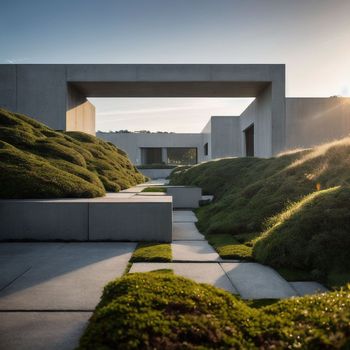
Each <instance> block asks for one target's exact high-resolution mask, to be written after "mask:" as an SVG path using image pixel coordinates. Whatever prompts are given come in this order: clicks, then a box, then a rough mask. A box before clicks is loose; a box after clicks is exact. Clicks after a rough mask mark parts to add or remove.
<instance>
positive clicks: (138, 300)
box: [78, 271, 350, 350]
mask: <svg viewBox="0 0 350 350" xmlns="http://www.w3.org/2000/svg"><path fill="white" fill-rule="evenodd" d="M349 339H350V291H349V288H348V287H347V288H344V289H343V290H340V291H336V292H329V293H324V294H321V295H314V296H309V297H302V298H291V299H288V300H285V301H279V302H276V303H275V304H273V305H270V306H265V307H260V308H254V307H250V306H248V305H247V304H246V303H245V302H244V301H242V300H240V299H238V298H236V297H235V296H233V295H231V294H230V293H228V292H226V291H223V290H221V289H218V288H215V287H213V286H210V285H206V284H198V283H195V282H193V281H191V280H189V279H186V278H183V277H179V276H176V275H173V274H172V273H171V272H166V271H163V272H160V271H156V272H149V273H135V274H127V275H126V276H124V277H122V278H120V279H117V280H115V281H113V282H110V283H109V284H108V285H107V286H106V287H105V289H104V292H103V296H102V299H101V302H100V303H99V305H98V306H97V308H96V310H95V312H94V314H93V315H92V317H91V319H90V321H89V325H88V327H87V328H86V330H85V333H84V335H83V337H82V338H81V340H80V345H79V347H78V349H80V350H88V349H91V350H92V349H105V350H108V349H123V350H127V349H192V350H194V349H198V350H199V349H201V350H204V349H242V350H243V349H315V350H316V349H317V350H318V349H349V346H350V343H349Z"/></svg>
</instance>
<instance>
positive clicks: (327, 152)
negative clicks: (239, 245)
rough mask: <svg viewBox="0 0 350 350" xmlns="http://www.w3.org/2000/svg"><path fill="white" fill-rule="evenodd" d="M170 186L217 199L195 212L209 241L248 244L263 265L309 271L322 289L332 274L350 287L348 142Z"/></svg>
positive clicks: (242, 163)
mask: <svg viewBox="0 0 350 350" xmlns="http://www.w3.org/2000/svg"><path fill="white" fill-rule="evenodd" d="M171 184H173V185H197V186H200V187H202V188H203V190H204V191H205V192H207V193H211V194H214V196H215V201H214V202H213V203H212V204H210V205H207V206H204V207H202V208H200V209H199V210H198V211H197V216H198V218H199V222H198V226H199V228H200V230H201V231H202V232H203V233H205V234H207V235H208V236H209V237H210V236H212V235H223V234H226V235H232V236H234V237H235V239H237V240H238V241H239V242H241V241H242V242H243V243H244V242H245V239H244V236H246V237H247V240H246V241H247V242H248V246H249V247H252V248H253V255H254V257H255V258H256V259H258V260H259V261H261V262H264V263H266V264H269V265H273V266H275V267H285V268H295V269H298V268H300V269H306V270H307V271H312V272H313V274H314V278H317V279H319V280H322V278H321V277H322V276H323V278H324V279H323V281H324V280H325V279H326V280H328V281H329V282H330V281H332V280H333V281H334V275H333V272H332V276H330V275H329V274H330V273H331V271H337V276H343V277H342V278H338V280H342V281H343V282H344V281H348V280H349V279H350V278H349V277H350V274H349V272H348V271H349V259H348V258H345V255H344V254H347V253H346V252H348V251H350V219H349V218H350V204H349V203H350V138H345V139H342V140H339V141H335V142H332V143H327V144H324V145H321V146H318V147H315V148H314V149H310V150H304V151H300V152H295V153H290V154H285V155H281V156H279V157H274V158H270V159H257V158H232V159H222V160H217V161H211V162H207V163H203V164H200V165H197V166H193V167H191V168H184V169H182V170H181V168H180V169H176V170H174V171H173V173H172V175H171ZM332 187H337V188H336V189H334V190H330V189H331V188H332ZM323 190H326V191H323ZM327 190H328V191H327ZM312 194H314V195H312ZM305 196H311V197H306V198H305ZM265 231H266V232H265ZM259 236H261V238H260V239H259ZM222 237H224V236H222ZM252 237H253V238H254V239H252ZM257 242H258V243H257ZM335 255H337V257H335ZM344 260H346V261H347V262H348V263H347V264H344V263H343V262H344ZM330 283H332V282H330Z"/></svg>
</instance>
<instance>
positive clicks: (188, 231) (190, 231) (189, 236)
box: [173, 222, 205, 241]
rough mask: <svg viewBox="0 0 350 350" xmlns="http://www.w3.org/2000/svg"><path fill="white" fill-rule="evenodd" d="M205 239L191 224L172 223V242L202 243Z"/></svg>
mask: <svg viewBox="0 0 350 350" xmlns="http://www.w3.org/2000/svg"><path fill="white" fill-rule="evenodd" d="M204 240H205V237H204V236H203V235H202V234H201V233H199V231H198V230H197V227H196V225H195V224H194V223H192V222H174V223H173V241H204Z"/></svg>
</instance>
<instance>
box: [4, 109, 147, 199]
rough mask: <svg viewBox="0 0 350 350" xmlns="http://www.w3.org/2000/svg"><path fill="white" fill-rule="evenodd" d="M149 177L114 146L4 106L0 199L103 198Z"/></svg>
mask: <svg viewBox="0 0 350 350" xmlns="http://www.w3.org/2000/svg"><path fill="white" fill-rule="evenodd" d="M144 180H145V178H144V176H143V175H142V174H141V173H140V172H139V171H138V170H137V169H136V167H134V166H133V164H132V163H131V162H130V160H129V158H128V156H127V154H126V153H125V152H124V151H122V150H120V149H118V148H117V147H115V146H114V145H113V144H111V143H108V142H105V141H102V140H100V139H98V138H96V137H94V136H91V135H88V134H85V133H81V132H60V131H55V130H53V129H51V128H49V127H47V126H46V125H44V124H42V123H39V122H37V121H36V120H34V119H32V118H29V117H27V116H25V115H21V114H18V113H12V112H10V111H7V110H5V109H1V108H0V184H1V186H0V198H64V197H65V198H68V197H98V196H103V195H104V194H105V192H106V191H110V192H118V191H120V190H121V189H125V188H128V187H131V186H134V185H136V184H138V183H141V182H143V181H144Z"/></svg>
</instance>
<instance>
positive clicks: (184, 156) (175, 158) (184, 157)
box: [167, 147, 197, 165]
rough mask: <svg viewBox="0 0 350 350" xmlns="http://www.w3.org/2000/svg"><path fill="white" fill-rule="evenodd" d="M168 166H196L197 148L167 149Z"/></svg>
mask: <svg viewBox="0 0 350 350" xmlns="http://www.w3.org/2000/svg"><path fill="white" fill-rule="evenodd" d="M167 154H168V164H173V165H193V164H197V148H190V147H174V148H167Z"/></svg>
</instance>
